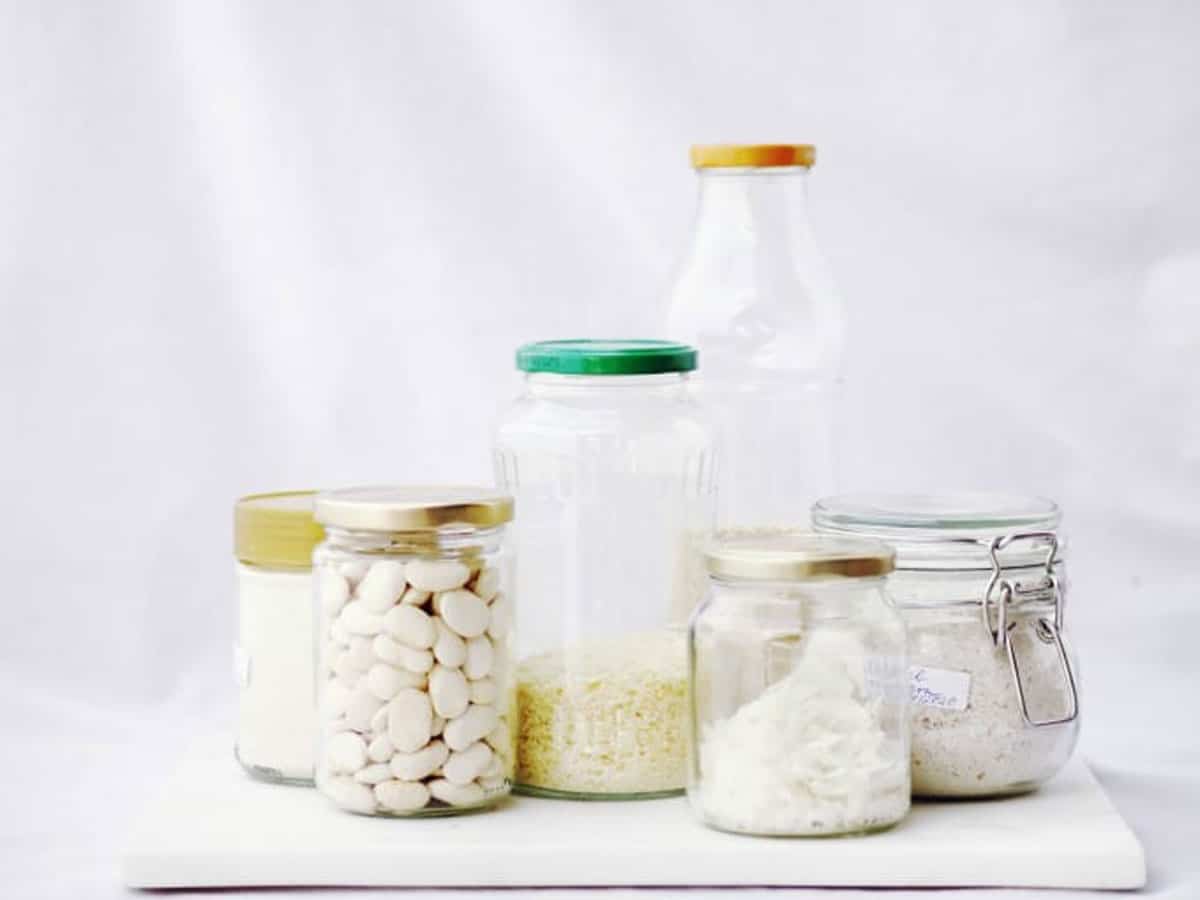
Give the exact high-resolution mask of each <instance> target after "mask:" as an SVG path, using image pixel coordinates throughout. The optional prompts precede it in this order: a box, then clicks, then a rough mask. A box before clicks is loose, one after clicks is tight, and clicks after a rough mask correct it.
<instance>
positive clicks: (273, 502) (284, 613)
mask: <svg viewBox="0 0 1200 900" xmlns="http://www.w3.org/2000/svg"><path fill="white" fill-rule="evenodd" d="M312 500H313V492H312V491H290V492H285V493H276V494H252V495H250V496H248V497H242V498H241V499H240V500H238V501H237V504H236V505H235V506H234V509H233V535H234V537H233V543H234V553H235V555H236V557H237V587H238V637H237V643H236V644H235V645H234V675H235V678H236V679H237V684H238V726H237V739H236V743H235V744H234V755H235V756H236V757H237V760H238V762H239V763H241V765H242V768H244V769H245V770H246V771H247V772H249V773H250V774H251V775H253V776H254V777H255V778H259V779H261V780H263V781H273V782H282V783H291V784H312V780H313V741H314V739H315V735H316V712H315V710H314V707H313V692H312V685H313V658H312V621H313V620H312V554H313V548H314V547H316V545H317V544H318V543H320V541H321V537H322V534H323V532H322V530H321V526H320V525H318V524H317V523H316V521H315V520H314V519H313V511H312Z"/></svg>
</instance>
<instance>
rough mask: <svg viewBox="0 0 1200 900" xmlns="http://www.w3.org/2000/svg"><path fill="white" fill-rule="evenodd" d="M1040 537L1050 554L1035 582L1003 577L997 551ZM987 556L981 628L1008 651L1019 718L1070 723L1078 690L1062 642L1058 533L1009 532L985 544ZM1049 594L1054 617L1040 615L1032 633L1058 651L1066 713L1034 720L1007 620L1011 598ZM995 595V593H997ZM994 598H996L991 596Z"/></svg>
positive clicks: (1030, 721)
mask: <svg viewBox="0 0 1200 900" xmlns="http://www.w3.org/2000/svg"><path fill="white" fill-rule="evenodd" d="M1036 540H1043V541H1047V542H1048V543H1049V553H1047V554H1046V561H1045V573H1044V574H1043V576H1042V578H1041V579H1040V580H1039V581H1038V582H1036V583H1035V584H1022V583H1020V582H1016V581H1010V580H1008V579H1007V578H1005V577H1004V569H1003V566H1002V565H1001V562H1000V552H1001V551H1002V550H1005V549H1006V548H1008V547H1009V546H1011V545H1012V544H1014V543H1016V542H1017V541H1036ZM988 555H989V556H990V557H991V560H992V577H991V578H990V579H989V580H988V585H987V590H985V591H984V594H983V604H982V609H983V627H984V628H985V629H987V633H988V636H989V637H990V638H991V639H992V645H993V646H994V647H996V649H1000V648H1003V649H1004V650H1005V651H1006V652H1007V654H1008V666H1009V669H1010V670H1011V671H1012V677H1013V686H1014V687H1015V688H1016V691H1017V700H1018V701H1019V702H1020V707H1021V718H1022V719H1024V720H1025V724H1026V725H1029V726H1030V727H1033V728H1041V727H1043V726H1049V725H1062V724H1065V723H1067V722H1072V721H1074V720H1075V718H1076V717H1077V716H1078V715H1079V691H1078V689H1077V688H1076V685H1075V673H1074V672H1073V671H1072V670H1071V661H1070V659H1069V658H1068V656H1067V648H1066V646H1065V645H1064V644H1063V639H1062V627H1063V594H1064V591H1063V586H1062V585H1061V584H1060V582H1059V579H1058V575H1057V574H1055V571H1054V565H1055V563H1056V562H1058V535H1056V534H1055V533H1054V532H1053V531H1027V532H1022V533H1019V534H1008V535H1003V536H1001V537H997V538H995V539H994V540H993V541H992V542H991V544H989V546H988ZM1046 593H1050V594H1051V595H1052V596H1053V597H1054V618H1053V620H1051V619H1048V618H1046V617H1045V616H1040V617H1039V618H1038V620H1037V624H1036V625H1035V631H1034V633H1035V634H1036V635H1037V637H1038V639H1039V640H1041V641H1042V642H1043V643H1046V644H1054V647H1055V650H1056V651H1057V652H1058V661H1059V665H1060V666H1061V667H1062V670H1063V674H1064V676H1065V677H1066V683H1067V687H1068V689H1069V703H1068V704H1067V710H1066V712H1065V713H1064V714H1063V715H1061V716H1058V717H1056V718H1050V719H1034V718H1033V716H1032V715H1030V712H1029V703H1028V701H1027V700H1026V697H1025V687H1024V685H1023V684H1022V682H1021V668H1020V664H1019V663H1018V661H1017V651H1016V647H1015V645H1014V643H1013V641H1012V640H1011V637H1010V634H1011V632H1012V629H1013V628H1015V627H1016V624H1017V623H1016V622H1010V621H1009V620H1008V607H1009V604H1011V603H1012V602H1013V601H1014V599H1016V600H1020V599H1022V598H1024V597H1031V596H1039V595H1045V594H1046ZM997 595H998V596H997ZM993 597H995V599H993ZM993 605H995V607H996V615H995V624H994V625H993V623H992V606H993Z"/></svg>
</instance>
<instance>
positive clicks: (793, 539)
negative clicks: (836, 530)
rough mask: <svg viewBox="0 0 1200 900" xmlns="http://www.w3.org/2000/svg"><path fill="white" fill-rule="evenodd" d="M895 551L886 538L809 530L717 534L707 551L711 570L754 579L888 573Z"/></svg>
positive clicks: (711, 572)
mask: <svg viewBox="0 0 1200 900" xmlns="http://www.w3.org/2000/svg"><path fill="white" fill-rule="evenodd" d="M895 559H896V554H895V551H894V550H892V548H891V547H889V546H888V545H887V544H885V543H883V542H882V541H873V540H868V539H866V538H844V537H834V536H831V535H825V534H814V533H812V532H807V531H790V532H777V533H774V534H767V535H764V534H753V533H751V534H740V535H733V536H730V535H728V534H726V535H724V536H718V538H717V540H716V541H714V542H713V543H712V544H711V545H710V546H709V547H708V549H707V550H706V551H705V554H704V564H705V567H706V568H707V569H708V572H709V574H710V575H716V576H717V577H720V578H742V579H747V580H750V581H811V580H814V579H818V578H829V577H835V578H873V577H876V576H879V575H886V574H887V573H888V572H890V571H892V568H893V566H894V565H895Z"/></svg>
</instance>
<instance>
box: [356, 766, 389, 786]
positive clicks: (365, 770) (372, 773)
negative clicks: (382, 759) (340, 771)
mask: <svg viewBox="0 0 1200 900" xmlns="http://www.w3.org/2000/svg"><path fill="white" fill-rule="evenodd" d="M391 777H392V770H391V769H389V768H388V764H387V763H374V764H373V765H369V766H363V767H362V768H361V769H359V770H358V771H357V772H355V773H354V780H355V781H357V782H358V783H359V784H379V782H381V781H387V780H388V779H389V778H391Z"/></svg>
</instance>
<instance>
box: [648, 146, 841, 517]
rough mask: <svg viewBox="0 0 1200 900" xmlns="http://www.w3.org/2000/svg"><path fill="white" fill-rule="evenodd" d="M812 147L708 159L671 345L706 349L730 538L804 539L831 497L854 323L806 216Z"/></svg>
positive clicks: (699, 163) (732, 150)
mask: <svg viewBox="0 0 1200 900" xmlns="http://www.w3.org/2000/svg"><path fill="white" fill-rule="evenodd" d="M815 156H816V151H815V149H814V148H813V147H812V146H811V145H808V144H766V145H753V144H752V145H737V144H735V145H717V146H698V147H693V148H692V151H691V159H692V166H693V167H694V168H695V170H696V174H697V176H698V186H699V197H698V204H697V212H696V218H695V223H694V225H693V228H692V236H691V241H690V244H689V247H688V249H687V251H686V255H685V257H684V260H683V263H682V264H681V266H680V269H679V272H678V274H677V275H676V278H675V283H674V286H673V287H672V289H671V291H670V294H669V302H668V308H667V312H666V317H665V335H666V337H668V338H670V339H672V340H678V341H683V342H685V343H688V344H691V345H692V346H694V347H696V348H697V349H698V350H699V352H700V358H701V359H702V360H703V362H704V366H703V371H701V372H699V373H698V377H697V380H696V387H697V391H698V396H699V397H700V399H701V401H702V402H703V403H704V405H705V408H706V409H707V410H709V411H710V412H711V414H712V415H713V417H714V421H715V422H716V424H717V427H718V429H719V432H720V442H721V472H720V476H721V486H720V490H719V492H718V493H719V496H720V511H719V515H718V524H719V526H720V527H722V528H731V527H734V528H736V527H748V528H754V527H757V526H760V525H773V526H777V527H782V528H785V529H786V528H794V527H795V526H797V525H800V526H804V525H805V524H806V523H805V522H802V521H799V522H798V521H797V518H796V511H797V510H800V511H801V513H800V515H801V517H804V512H803V511H804V510H807V509H808V508H809V506H810V505H811V504H812V502H813V501H814V500H816V499H817V497H820V496H823V495H824V494H827V493H829V492H830V491H832V490H833V464H834V458H835V457H834V452H833V416H834V408H835V405H836V396H835V393H836V390H837V385H838V380H839V378H840V375H841V365H842V356H843V345H844V322H843V319H844V316H843V311H842V304H841V300H840V299H839V297H838V295H837V292H836V289H835V288H834V285H833V281H832V279H831V277H830V275H829V271H828V267H827V265H826V263H825V259H824V257H823V256H822V254H821V252H820V250H819V249H818V247H817V244H816V240H815V239H814V237H813V230H812V225H811V224H810V221H809V214H808V195H807V181H808V171H809V169H810V167H811V166H812V165H813V163H814V161H815Z"/></svg>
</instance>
